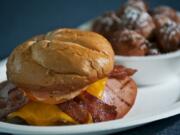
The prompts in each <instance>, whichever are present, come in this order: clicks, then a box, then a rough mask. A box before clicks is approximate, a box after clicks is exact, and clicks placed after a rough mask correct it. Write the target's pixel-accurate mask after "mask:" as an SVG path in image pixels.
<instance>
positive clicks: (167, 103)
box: [0, 61, 180, 135]
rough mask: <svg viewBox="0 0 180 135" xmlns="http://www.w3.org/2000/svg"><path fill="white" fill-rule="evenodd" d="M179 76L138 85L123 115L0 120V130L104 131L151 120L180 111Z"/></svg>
mask: <svg viewBox="0 0 180 135" xmlns="http://www.w3.org/2000/svg"><path fill="white" fill-rule="evenodd" d="M5 64H6V61H2V62H0V81H3V80H6V66H5ZM179 81H180V78H173V79H172V80H171V81H170V82H167V83H164V84H161V85H156V86H149V87H143V88H139V90H138V95H137V99H136V102H135V105H134V106H133V108H132V109H131V111H130V112H129V113H128V114H127V115H126V116H125V117H124V118H123V119H118V120H113V121H108V122H101V123H95V124H85V125H72V126H53V127H37V126H22V125H15V124H8V123H4V122H0V132H4V133H13V134H26V135H30V134H31V135H35V134H38V135H49V134H51V135H57V134H58V135H65V134H68V135H69V134H73V135H74V134H95V133H96V134H97V133H98V134H107V133H113V132H118V131H124V130H127V129H130V128H134V127H137V126H140V125H142V124H146V123H149V122H152V121H156V120H160V119H164V118H167V117H170V116H174V115H176V114H180V101H179V96H180V83H179Z"/></svg>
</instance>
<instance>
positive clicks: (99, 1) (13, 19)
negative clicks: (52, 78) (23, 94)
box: [0, 0, 180, 135]
mask: <svg viewBox="0 0 180 135" xmlns="http://www.w3.org/2000/svg"><path fill="white" fill-rule="evenodd" d="M124 1H125V0H14V1H12V0H1V1H0V59H2V58H5V57H7V56H8V55H9V53H10V52H11V51H12V49H13V48H14V47H16V46H17V45H18V44H20V43H21V42H23V41H24V40H26V39H28V38H30V37H32V36H34V35H38V34H41V33H44V32H47V31H49V30H52V29H56V28H60V27H77V26H79V25H80V24H82V23H83V22H86V21H87V20H89V19H92V18H94V17H96V16H97V15H100V14H101V13H103V12H104V11H107V10H113V9H117V8H119V6H120V5H121V4H122V3H123V2H124ZM148 2H149V3H150V6H151V7H155V6H157V5H161V4H163V5H169V6H172V7H174V8H176V9H179V10H180V1H179V0H166V1H165V0H149V1H148ZM121 134H122V135H152V134H153V135H179V134H180V116H175V117H172V118H168V119H165V120H161V121H158V122H154V123H151V124H148V125H146V126H143V127H140V128H136V129H133V130H130V131H126V132H123V133H121Z"/></svg>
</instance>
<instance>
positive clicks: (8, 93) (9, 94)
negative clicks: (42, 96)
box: [0, 82, 28, 119]
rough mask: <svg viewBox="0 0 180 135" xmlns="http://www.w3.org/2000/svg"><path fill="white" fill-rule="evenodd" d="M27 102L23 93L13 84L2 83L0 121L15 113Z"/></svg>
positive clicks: (0, 87)
mask: <svg viewBox="0 0 180 135" xmlns="http://www.w3.org/2000/svg"><path fill="white" fill-rule="evenodd" d="M27 102H28V99H27V97H26V96H25V94H24V92H22V91H20V90H19V89H18V88H16V87H15V86H14V85H13V84H11V83H9V82H4V83H2V84H1V86H0V119H2V118H3V117H5V116H6V115H8V114H9V113H11V112H14V111H16V110H17V109H19V108H21V107H22V106H23V105H25V104H26V103H27Z"/></svg>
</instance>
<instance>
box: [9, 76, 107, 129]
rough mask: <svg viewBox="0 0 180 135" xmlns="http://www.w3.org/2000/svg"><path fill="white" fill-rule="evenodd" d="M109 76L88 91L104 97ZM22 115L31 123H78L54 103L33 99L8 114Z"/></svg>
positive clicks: (21, 116)
mask: <svg viewBox="0 0 180 135" xmlns="http://www.w3.org/2000/svg"><path fill="white" fill-rule="evenodd" d="M106 82H107V78H104V79H102V80H99V81H97V82H95V83H93V84H91V85H90V86H89V87H88V88H87V92H88V93H90V94H92V95H93V96H96V97H97V98H100V99H101V98H102V94H103V91H104V88H105V84H106ZM13 117H20V118H22V119H23V120H25V121H26V122H27V123H28V124H30V125H39V126H45V125H55V124H57V123H61V122H62V123H73V124H76V123H78V122H77V121H75V120H74V119H73V118H71V117H70V116H69V115H67V114H66V113H64V112H62V111H61V110H60V109H59V107H58V106H56V105H52V104H46V103H41V102H35V101H32V102H30V103H28V104H26V105H25V106H24V107H22V108H21V109H19V110H18V111H16V112H13V113H11V114H9V115H8V118H9V119H11V118H13ZM92 122H93V120H92V116H91V115H90V114H89V120H88V122H87V123H92Z"/></svg>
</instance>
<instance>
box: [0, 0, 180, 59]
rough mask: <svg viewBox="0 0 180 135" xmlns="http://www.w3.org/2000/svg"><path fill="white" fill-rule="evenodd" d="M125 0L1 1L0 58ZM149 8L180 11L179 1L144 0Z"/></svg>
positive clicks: (80, 22)
mask: <svg viewBox="0 0 180 135" xmlns="http://www.w3.org/2000/svg"><path fill="white" fill-rule="evenodd" d="M124 2H125V0H14V1H12V0H1V1H0V59H3V58H5V57H7V56H8V55H9V54H10V52H11V51H12V49H13V48H15V47H16V46H17V45H18V44H20V43H21V42H23V41H24V40H26V39H28V38H30V37H32V36H34V35H38V34H41V33H44V32H47V31H50V30H53V29H56V28H61V27H77V26H79V25H81V24H82V23H84V22H86V21H88V20H89V19H92V18H95V17H96V16H98V15H100V14H102V13H103V12H105V11H108V10H115V9H118V8H119V7H120V5H122V3H124ZM147 2H148V3H149V5H150V7H155V6H157V5H162V4H163V5H169V6H171V7H173V8H175V9H179V10H180V1H179V0H147Z"/></svg>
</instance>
